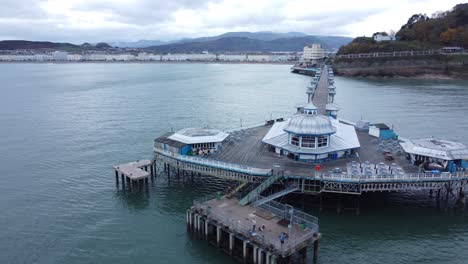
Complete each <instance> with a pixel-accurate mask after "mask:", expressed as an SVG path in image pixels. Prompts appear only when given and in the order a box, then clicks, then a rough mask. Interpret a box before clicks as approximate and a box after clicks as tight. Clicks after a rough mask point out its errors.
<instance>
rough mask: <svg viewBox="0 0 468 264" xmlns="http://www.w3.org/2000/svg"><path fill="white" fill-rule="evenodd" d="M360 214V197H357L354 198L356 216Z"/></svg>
mask: <svg viewBox="0 0 468 264" xmlns="http://www.w3.org/2000/svg"><path fill="white" fill-rule="evenodd" d="M360 214H361V196H360V195H359V196H357V198H356V215H357V216H359V215H360Z"/></svg>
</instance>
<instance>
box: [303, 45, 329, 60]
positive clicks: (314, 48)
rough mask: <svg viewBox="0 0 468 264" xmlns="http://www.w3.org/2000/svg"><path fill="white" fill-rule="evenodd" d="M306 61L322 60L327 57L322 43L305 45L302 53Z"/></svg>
mask: <svg viewBox="0 0 468 264" xmlns="http://www.w3.org/2000/svg"><path fill="white" fill-rule="evenodd" d="M302 57H303V58H304V61H305V62H314V61H318V60H321V59H323V58H325V57H326V54H325V49H323V48H322V45H320V44H316V43H314V44H311V45H307V46H305V47H304V53H303V55H302Z"/></svg>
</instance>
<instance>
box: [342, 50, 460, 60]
mask: <svg viewBox="0 0 468 264" xmlns="http://www.w3.org/2000/svg"><path fill="white" fill-rule="evenodd" d="M453 54H466V53H448V52H444V51H443V50H441V49H437V50H406V51H391V52H369V53H353V54H341V55H336V57H337V58H344V59H354V58H382V57H408V56H424V55H453Z"/></svg>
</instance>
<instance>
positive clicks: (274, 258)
mask: <svg viewBox="0 0 468 264" xmlns="http://www.w3.org/2000/svg"><path fill="white" fill-rule="evenodd" d="M276 262H277V261H276V256H275V255H272V256H271V264H276Z"/></svg>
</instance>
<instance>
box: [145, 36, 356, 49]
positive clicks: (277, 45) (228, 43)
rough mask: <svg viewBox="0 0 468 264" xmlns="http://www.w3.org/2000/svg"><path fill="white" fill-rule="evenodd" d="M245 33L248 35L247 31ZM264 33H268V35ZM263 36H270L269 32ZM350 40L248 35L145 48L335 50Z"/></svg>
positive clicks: (332, 37)
mask: <svg viewBox="0 0 468 264" xmlns="http://www.w3.org/2000/svg"><path fill="white" fill-rule="evenodd" d="M246 35H249V33H247V34H246ZM266 35H269V36H268V37H267V36H266ZM266 35H265V38H267V39H268V38H270V37H271V35H270V33H268V34H266ZM349 41H351V38H347V37H334V36H298V37H284V38H276V39H273V40H261V39H254V38H248V37H237V36H234V37H233V36H230V37H220V38H217V37H215V38H214V39H212V40H206V38H201V39H193V40H191V41H190V42H182V43H173V44H166V45H159V46H153V47H149V48H147V49H148V50H151V51H154V52H160V53H181V52H202V51H204V50H208V51H209V52H272V51H302V50H303V48H304V46H305V45H308V44H311V43H320V44H322V46H323V47H324V48H325V49H326V50H328V51H335V50H337V49H338V48H339V47H340V46H341V45H345V44H347V43H349Z"/></svg>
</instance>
